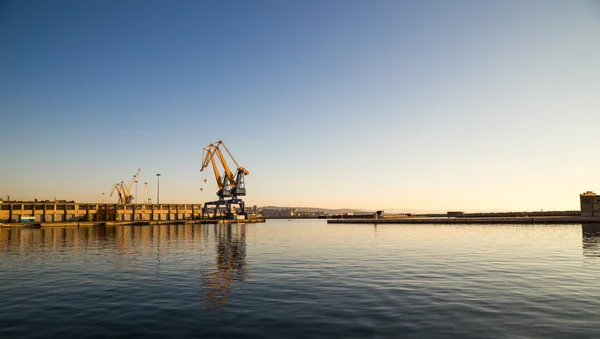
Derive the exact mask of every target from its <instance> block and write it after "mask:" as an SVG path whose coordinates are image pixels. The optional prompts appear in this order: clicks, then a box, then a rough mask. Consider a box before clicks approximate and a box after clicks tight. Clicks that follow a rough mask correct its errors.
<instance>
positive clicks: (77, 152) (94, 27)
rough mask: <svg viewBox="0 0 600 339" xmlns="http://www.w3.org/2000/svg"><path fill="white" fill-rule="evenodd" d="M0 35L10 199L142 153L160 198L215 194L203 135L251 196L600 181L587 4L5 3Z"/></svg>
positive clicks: (599, 34) (121, 168) (552, 189)
mask: <svg viewBox="0 0 600 339" xmlns="http://www.w3.org/2000/svg"><path fill="white" fill-rule="evenodd" d="M0 46H1V48H0V113H1V121H2V122H1V128H0V156H1V157H2V159H1V162H0V164H1V165H0V195H2V196H5V195H7V194H10V196H11V199H33V198H38V199H54V198H56V199H69V200H70V199H74V200H76V201H81V202H88V201H90V202H93V201H100V200H101V199H102V195H101V194H102V193H103V192H104V193H106V195H107V196H108V194H109V193H110V188H111V186H112V184H114V183H116V182H118V181H121V180H130V178H131V177H132V175H133V174H134V172H135V171H136V169H137V168H141V178H140V180H141V181H142V182H143V181H148V182H149V187H150V192H151V194H152V197H153V198H154V199H155V198H156V197H155V196H156V177H155V174H156V173H161V174H162V176H161V182H160V189H161V202H164V203H166V202H182V203H183V202H203V201H207V200H213V199H214V198H216V195H215V194H214V192H215V191H216V185H215V183H214V182H213V181H214V179H213V177H211V176H208V179H209V180H210V181H209V184H208V185H206V189H205V190H204V191H203V192H200V190H199V188H200V186H201V179H202V176H201V173H200V172H199V169H200V166H201V160H202V159H201V154H202V152H201V151H202V147H204V146H206V145H207V144H209V143H210V142H213V141H217V140H223V141H224V142H225V143H226V145H227V146H228V147H229V148H230V150H231V151H232V153H233V154H234V156H235V157H236V160H238V162H239V163H240V164H241V165H242V166H244V167H246V168H247V169H248V170H249V171H250V175H249V176H248V177H247V188H248V196H247V198H246V200H247V202H248V203H249V204H251V205H252V204H256V205H259V206H261V205H280V206H283V205H287V206H320V207H330V208H342V207H349V208H364V209H386V210H403V211H414V210H441V211H444V210H451V209H461V210H466V211H474V210H540V209H544V210H551V209H554V210H562V209H578V208H579V199H578V194H579V193H582V192H583V191H586V190H595V191H600V171H599V169H600V157H599V156H598V151H599V150H600V148H599V147H600V136H599V128H600V5H599V2H598V1H591V0H590V1H562V0H559V1H547V0H539V1H534V0H529V1H527V0H526V1H522V0H499V1H475V0H474V1H448V0H440V1H347V0H343V1H342V0H340V1H334V0H332V1H3V2H1V3H0ZM208 174H210V172H209V173H208ZM138 195H139V197H140V198H139V200H143V199H144V193H143V186H140V187H139V189H138ZM107 200H108V198H107ZM113 200H114V197H113Z"/></svg>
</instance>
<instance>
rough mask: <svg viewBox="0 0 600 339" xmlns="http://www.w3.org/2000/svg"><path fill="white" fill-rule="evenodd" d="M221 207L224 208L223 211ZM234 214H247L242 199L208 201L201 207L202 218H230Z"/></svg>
mask: <svg viewBox="0 0 600 339" xmlns="http://www.w3.org/2000/svg"><path fill="white" fill-rule="evenodd" d="M222 208H225V211H223V210H222ZM224 212H225V213H224ZM234 215H243V216H247V214H246V209H245V203H244V201H243V200H242V199H237V198H234V199H229V200H217V201H209V202H206V203H204V206H203V207H202V219H223V218H227V219H231V218H233V216H234Z"/></svg>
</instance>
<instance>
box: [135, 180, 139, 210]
mask: <svg viewBox="0 0 600 339" xmlns="http://www.w3.org/2000/svg"><path fill="white" fill-rule="evenodd" d="M137 183H138V181H137V180H136V181H135V203H136V204H137V203H138V200H137Z"/></svg>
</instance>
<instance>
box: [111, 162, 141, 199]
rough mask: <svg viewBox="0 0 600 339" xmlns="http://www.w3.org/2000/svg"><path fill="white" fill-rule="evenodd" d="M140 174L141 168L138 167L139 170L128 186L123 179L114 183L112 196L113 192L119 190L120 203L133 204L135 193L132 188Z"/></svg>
mask: <svg viewBox="0 0 600 339" xmlns="http://www.w3.org/2000/svg"><path fill="white" fill-rule="evenodd" d="M139 175H140V169H139V168H138V170H137V172H135V174H134V175H133V179H132V180H131V183H129V185H128V186H125V182H123V181H121V182H120V183H117V184H114V185H113V187H112V191H111V192H110V196H111V197H112V195H113V193H115V192H117V195H118V197H119V202H118V203H119V204H131V203H132V202H133V199H134V197H133V194H131V188H133V184H134V183H135V181H136V180H137V178H138V176H139Z"/></svg>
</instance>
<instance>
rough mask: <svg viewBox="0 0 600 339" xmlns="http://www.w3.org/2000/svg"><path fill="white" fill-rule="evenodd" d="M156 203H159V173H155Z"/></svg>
mask: <svg viewBox="0 0 600 339" xmlns="http://www.w3.org/2000/svg"><path fill="white" fill-rule="evenodd" d="M156 203H157V204H160V173H158V174H156Z"/></svg>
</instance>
